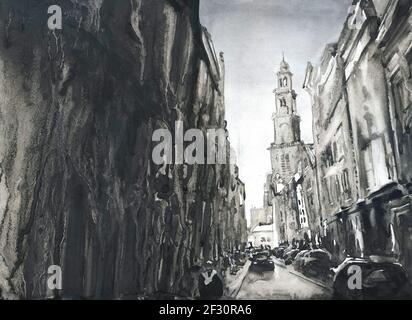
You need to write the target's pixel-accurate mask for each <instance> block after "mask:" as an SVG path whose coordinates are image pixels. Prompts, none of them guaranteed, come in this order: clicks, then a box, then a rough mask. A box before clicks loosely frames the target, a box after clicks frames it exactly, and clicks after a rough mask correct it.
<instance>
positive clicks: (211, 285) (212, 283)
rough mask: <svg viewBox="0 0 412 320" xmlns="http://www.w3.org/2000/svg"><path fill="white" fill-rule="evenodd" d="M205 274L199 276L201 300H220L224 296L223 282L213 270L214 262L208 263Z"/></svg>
mask: <svg viewBox="0 0 412 320" xmlns="http://www.w3.org/2000/svg"><path fill="white" fill-rule="evenodd" d="M205 269H206V270H205V272H203V273H202V274H200V276H199V293H200V299H201V300H218V299H220V298H221V297H222V295H223V282H222V280H221V279H220V278H219V276H218V273H217V271H216V270H215V269H213V263H212V261H207V262H206V265H205Z"/></svg>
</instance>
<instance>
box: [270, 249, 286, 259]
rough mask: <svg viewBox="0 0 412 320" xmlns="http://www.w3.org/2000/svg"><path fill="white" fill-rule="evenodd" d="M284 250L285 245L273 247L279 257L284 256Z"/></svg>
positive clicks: (275, 254)
mask: <svg viewBox="0 0 412 320" xmlns="http://www.w3.org/2000/svg"><path fill="white" fill-rule="evenodd" d="M284 252H285V247H276V248H275V249H273V255H274V256H275V257H276V258H278V259H280V258H282V257H283V254H284Z"/></svg>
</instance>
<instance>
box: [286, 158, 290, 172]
mask: <svg viewBox="0 0 412 320" xmlns="http://www.w3.org/2000/svg"><path fill="white" fill-rule="evenodd" d="M285 159H286V168H287V169H288V170H290V159H289V155H288V154H287V155H286V157H285Z"/></svg>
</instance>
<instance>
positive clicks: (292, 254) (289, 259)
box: [283, 249, 299, 266]
mask: <svg viewBox="0 0 412 320" xmlns="http://www.w3.org/2000/svg"><path fill="white" fill-rule="evenodd" d="M298 253H299V250H298V249H293V250H291V251H289V252H288V253H287V254H285V255H284V257H283V259H284V260H285V264H286V265H287V266H288V265H290V264H292V262H293V260H295V258H296V256H297V255H298Z"/></svg>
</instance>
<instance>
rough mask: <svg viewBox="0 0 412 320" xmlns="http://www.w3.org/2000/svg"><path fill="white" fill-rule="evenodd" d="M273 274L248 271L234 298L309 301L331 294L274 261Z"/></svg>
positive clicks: (328, 296) (325, 297)
mask: <svg viewBox="0 0 412 320" xmlns="http://www.w3.org/2000/svg"><path fill="white" fill-rule="evenodd" d="M275 263H276V266H275V271H274V272H265V273H261V274H258V273H253V272H250V271H248V273H247V275H246V277H245V279H244V281H243V284H242V286H241V288H240V290H239V292H238V294H237V296H236V299H239V300H311V299H322V300H323V299H330V298H331V292H330V291H329V290H327V289H326V288H323V287H322V286H320V285H317V284H315V283H314V282H311V281H309V280H306V279H305V278H304V277H300V276H298V275H296V274H294V273H292V272H290V271H289V270H290V268H289V267H286V266H283V265H281V263H279V262H277V261H276V260H275Z"/></svg>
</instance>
